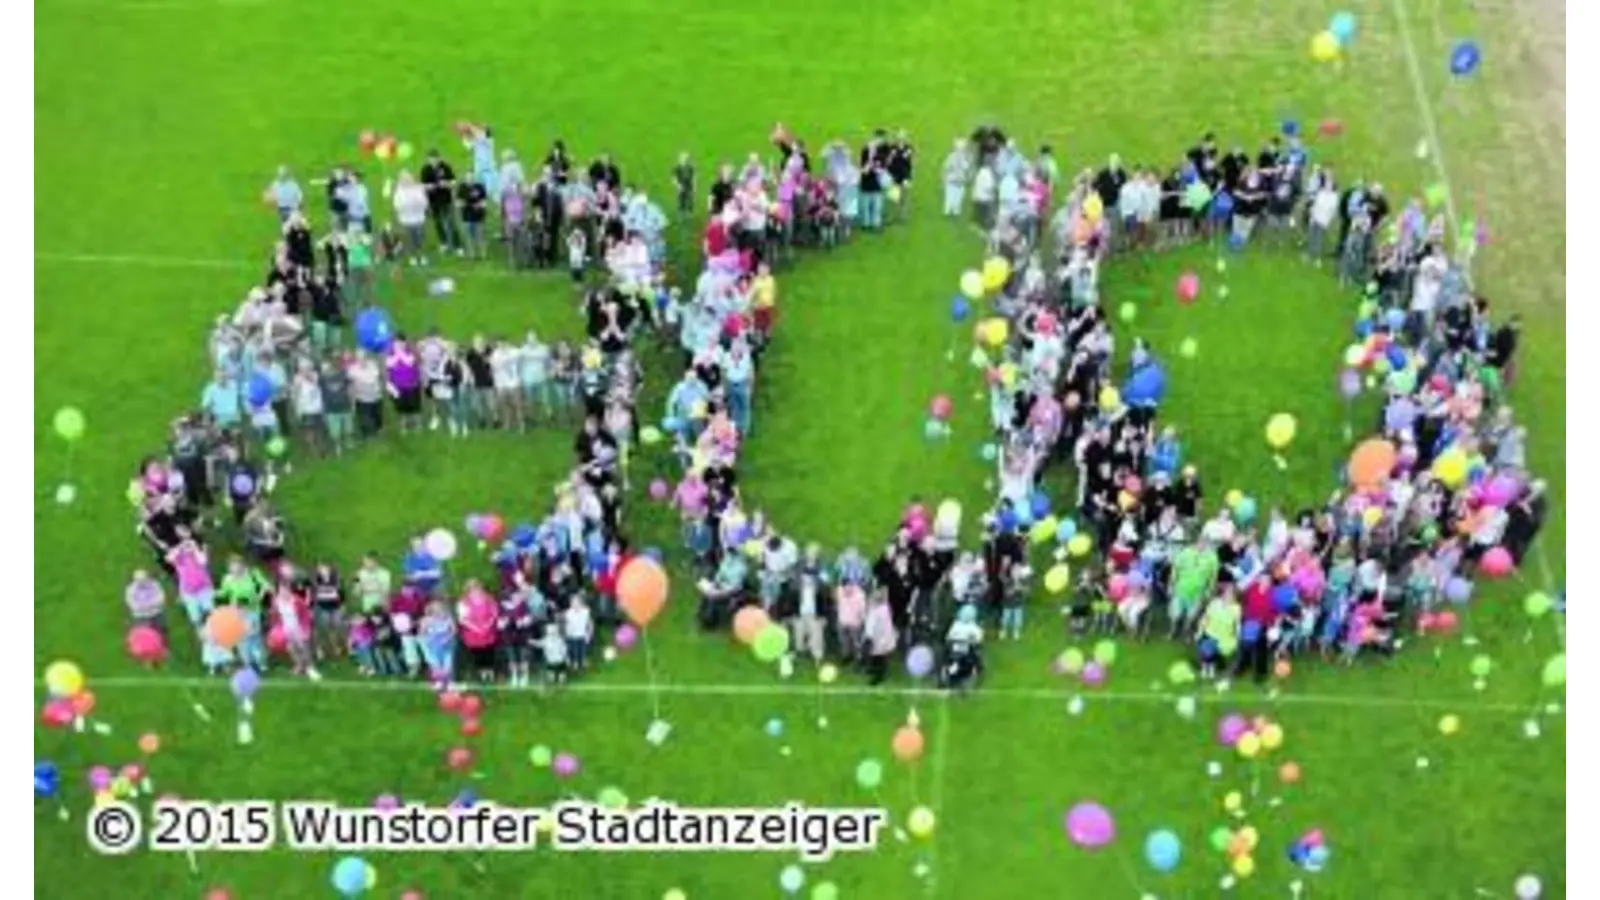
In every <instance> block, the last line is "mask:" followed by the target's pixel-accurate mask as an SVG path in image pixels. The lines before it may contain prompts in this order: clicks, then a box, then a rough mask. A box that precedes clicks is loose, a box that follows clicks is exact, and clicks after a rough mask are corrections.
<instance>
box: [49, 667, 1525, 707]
mask: <svg viewBox="0 0 1600 900" xmlns="http://www.w3.org/2000/svg"><path fill="white" fill-rule="evenodd" d="M34 685H35V687H36V688H41V689H42V688H43V686H44V682H43V681H42V680H36V681H35V682H34ZM261 686H262V688H263V689H265V690H269V691H284V692H287V693H302V692H308V691H309V692H317V691H330V692H349V693H368V694H400V693H412V694H418V695H421V694H426V693H431V692H432V687H431V686H430V685H427V684H424V683H422V682H415V681H381V680H355V679H327V678H325V679H323V680H322V681H309V680H307V679H303V678H289V677H272V678H268V679H265V680H263V681H262V683H261ZM92 687H94V688H95V689H96V690H99V689H101V688H109V689H114V690H135V691H193V690H215V691H223V690H227V689H228V679H226V678H194V677H181V676H174V677H171V678H167V677H162V676H159V675H154V676H147V675H128V676H111V677H107V678H96V679H93V683H92ZM463 689H464V690H471V691H476V692H483V693H493V694H527V695H529V696H561V695H576V696H584V695H597V696H607V695H609V696H618V695H621V696H626V695H634V694H637V695H641V696H643V695H646V694H649V693H650V691H652V690H659V691H660V692H661V693H662V694H668V695H675V696H680V697H815V696H816V692H817V689H816V686H815V685H812V684H809V683H791V684H711V683H683V684H671V683H668V684H660V685H656V686H654V687H652V686H651V685H649V684H643V683H638V684H635V683H629V682H606V681H594V682H578V683H576V684H569V685H567V686H565V687H562V688H560V689H557V690H555V691H552V692H551V693H549V694H543V693H541V692H540V691H539V690H538V689H535V688H512V687H510V686H509V685H505V684H498V683H497V684H488V685H471V686H465V685H464V686H463ZM823 693H824V694H825V695H826V696H828V697H830V698H844V697H848V698H856V699H863V698H873V697H878V698H883V697H895V698H901V699H907V698H913V699H914V698H919V697H920V698H923V699H933V698H934V697H935V696H936V695H935V693H934V692H933V691H930V690H929V689H927V688H916V687H881V686H880V687H869V686H866V685H835V686H833V687H828V688H824V689H823ZM1073 693H1077V694H1079V695H1080V696H1082V697H1083V699H1084V700H1085V702H1087V703H1090V704H1093V703H1097V702H1100V703H1107V702H1110V703H1127V704H1161V703H1171V702H1173V701H1175V700H1177V698H1178V697H1179V696H1180V695H1181V694H1183V693H1185V692H1180V691H1117V690H1109V691H1107V690H1101V691H1095V690H1087V689H1079V688H1076V687H1075V686H1074V687H1071V688H1069V687H1068V686H1066V685H1063V686H1062V687H1060V688H1008V687H981V688H978V689H976V690H974V691H972V692H970V693H968V694H963V695H961V696H959V697H954V698H951V699H950V700H949V701H945V702H954V703H961V702H965V701H966V700H968V699H970V700H974V701H977V702H983V701H984V698H988V699H992V700H1012V701H1055V702H1060V703H1065V702H1066V701H1067V700H1068V698H1069V697H1070V696H1071V695H1072V694H1073ZM1192 693H1194V694H1195V695H1196V699H1197V700H1198V701H1199V702H1201V703H1204V704H1207V705H1212V706H1245V707H1255V706H1272V705H1275V704H1276V705H1283V706H1327V707H1344V708H1352V709H1447V710H1458V711H1459V710H1476V711H1480V712H1489V713H1520V714H1526V713H1527V712H1528V710H1529V709H1530V708H1532V704H1531V703H1495V702H1486V701H1479V700H1476V699H1473V698H1460V699H1456V700H1450V699H1442V698H1441V699H1419V698H1410V697H1385V696H1381V695H1376V694H1318V693H1306V694H1296V693H1282V694H1279V695H1278V696H1276V697H1269V696H1267V695H1265V694H1260V693H1254V692H1251V691H1249V690H1239V691H1229V692H1227V693H1218V692H1216V691H1215V690H1212V689H1209V688H1206V689H1202V690H1197V691H1193V692H1192Z"/></svg>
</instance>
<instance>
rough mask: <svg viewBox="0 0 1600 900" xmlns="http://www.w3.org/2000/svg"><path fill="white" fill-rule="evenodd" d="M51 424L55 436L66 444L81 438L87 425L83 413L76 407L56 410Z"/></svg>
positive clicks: (64, 407)
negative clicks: (53, 427)
mask: <svg viewBox="0 0 1600 900" xmlns="http://www.w3.org/2000/svg"><path fill="white" fill-rule="evenodd" d="M52 424H53V425H54V426H55V429H56V434H57V435H59V436H60V437H61V439H62V440H64V441H66V442H68V443H72V442H74V441H77V440H78V439H79V438H81V437H83V431H84V429H85V428H86V427H87V425H88V423H87V422H86V421H85V420H84V417H83V411H82V410H80V409H78V408H77V407H76V406H63V407H61V408H60V409H58V410H56V415H55V419H54V420H53V422H52Z"/></svg>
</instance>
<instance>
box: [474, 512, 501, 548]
mask: <svg viewBox="0 0 1600 900" xmlns="http://www.w3.org/2000/svg"><path fill="white" fill-rule="evenodd" d="M505 533H506V521H505V520H504V519H502V518H500V517H499V516H497V515H495V514H494V513H488V514H486V515H483V516H480V517H479V518H478V538H479V539H480V540H484V541H488V542H489V543H494V542H495V541H498V540H500V538H501V537H503V536H504V535H505Z"/></svg>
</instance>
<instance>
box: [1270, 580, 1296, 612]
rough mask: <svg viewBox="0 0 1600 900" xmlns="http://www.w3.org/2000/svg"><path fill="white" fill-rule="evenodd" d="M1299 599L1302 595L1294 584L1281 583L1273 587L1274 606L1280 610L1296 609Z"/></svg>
mask: <svg viewBox="0 0 1600 900" xmlns="http://www.w3.org/2000/svg"><path fill="white" fill-rule="evenodd" d="M1299 599H1300V595H1299V594H1298V593H1296V592H1295V589H1294V585H1292V584H1280V585H1278V586H1277V587H1275V588H1273V589H1272V607H1273V608H1274V609H1276V610H1277V611H1278V612H1281V613H1286V612H1288V611H1289V610H1291V609H1294V605H1295V603H1296V602H1298V601H1299Z"/></svg>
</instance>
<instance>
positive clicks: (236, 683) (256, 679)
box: [228, 666, 261, 700]
mask: <svg viewBox="0 0 1600 900" xmlns="http://www.w3.org/2000/svg"><path fill="white" fill-rule="evenodd" d="M228 686H229V687H230V688H231V689H232V690H233V696H234V699H236V700H249V699H250V698H251V697H254V696H255V695H256V691H258V690H260V689H261V676H260V675H259V674H257V672H256V670H255V669H252V668H250V667H249V666H245V667H244V668H242V669H237V670H235V671H234V673H233V676H232V677H231V678H229V679H228Z"/></svg>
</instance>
